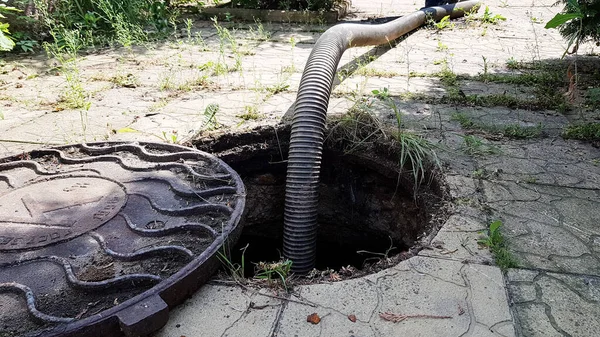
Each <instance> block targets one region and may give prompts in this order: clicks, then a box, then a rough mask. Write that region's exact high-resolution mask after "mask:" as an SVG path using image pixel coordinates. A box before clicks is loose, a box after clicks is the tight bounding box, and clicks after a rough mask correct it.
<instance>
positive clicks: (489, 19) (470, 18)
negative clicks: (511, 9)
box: [465, 6, 506, 25]
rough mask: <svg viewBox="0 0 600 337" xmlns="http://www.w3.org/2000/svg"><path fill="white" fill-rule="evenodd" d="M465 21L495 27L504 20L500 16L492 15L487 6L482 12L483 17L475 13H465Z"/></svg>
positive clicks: (504, 19)
mask: <svg viewBox="0 0 600 337" xmlns="http://www.w3.org/2000/svg"><path fill="white" fill-rule="evenodd" d="M465 18H466V21H467V22H475V21H479V22H481V23H483V24H491V25H496V24H498V23H499V22H500V21H506V18H505V17H504V16H502V15H500V14H494V13H492V12H491V11H490V7H489V6H485V10H484V11H483V15H481V16H477V15H476V12H473V13H467V15H465Z"/></svg>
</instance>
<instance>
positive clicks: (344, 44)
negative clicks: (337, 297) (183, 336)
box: [283, 1, 479, 274]
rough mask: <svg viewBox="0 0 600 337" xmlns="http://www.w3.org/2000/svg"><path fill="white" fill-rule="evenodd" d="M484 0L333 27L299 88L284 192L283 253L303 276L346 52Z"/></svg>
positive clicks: (312, 247) (311, 251)
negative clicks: (328, 124)
mask: <svg viewBox="0 0 600 337" xmlns="http://www.w3.org/2000/svg"><path fill="white" fill-rule="evenodd" d="M478 5H479V1H464V2H459V3H457V4H452V5H445V6H439V7H429V8H423V9H421V10H419V11H417V12H414V13H412V14H409V15H407V16H404V17H401V18H399V19H396V20H394V21H391V22H388V23H384V24H380V25H364V24H350V23H344V24H340V25H337V26H334V27H331V28H330V29H328V30H327V31H326V32H325V33H323V35H322V36H321V37H320V38H319V40H318V41H317V43H316V45H315V47H314V48H313V50H312V53H311V54H310V56H309V58H308V61H307V62H306V67H305V69H304V73H303V74H302V79H301V81H300V88H299V89H298V97H297V99H296V105H295V108H294V115H293V119H292V131H291V139H290V151H289V158H288V168H287V181H286V193H285V218H284V230H283V232H284V235H283V255H284V256H285V257H286V258H289V259H291V260H292V261H293V264H292V271H293V272H295V273H298V274H304V273H307V272H309V271H310V270H312V269H313V268H314V266H315V258H316V252H317V249H316V246H317V244H316V241H317V206H318V203H319V196H318V187H319V172H320V170H321V153H322V150H323V141H324V135H325V119H326V114H327V106H328V104H329V96H330V94H331V86H332V83H333V78H334V75H335V72H336V69H337V66H338V63H339V61H340V58H341V57H342V54H343V53H344V51H345V50H346V49H348V48H351V47H360V46H373V45H381V44H385V43H390V42H391V41H393V40H395V39H397V38H398V37H400V36H402V35H404V34H406V33H408V32H410V31H412V30H414V29H416V28H418V27H420V26H422V25H423V24H424V23H425V22H427V20H428V19H433V20H435V21H439V20H441V19H442V18H443V17H445V16H447V15H450V17H451V18H457V17H461V16H463V15H464V13H465V12H469V11H471V10H472V9H473V7H475V6H478Z"/></svg>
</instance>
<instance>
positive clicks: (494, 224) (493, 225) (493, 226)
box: [490, 220, 502, 234]
mask: <svg viewBox="0 0 600 337" xmlns="http://www.w3.org/2000/svg"><path fill="white" fill-rule="evenodd" d="M500 226H502V221H500V220H496V221H494V222H492V223H491V224H490V234H494V233H496V231H497V230H498V228H500Z"/></svg>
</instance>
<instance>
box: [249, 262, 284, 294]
mask: <svg viewBox="0 0 600 337" xmlns="http://www.w3.org/2000/svg"><path fill="white" fill-rule="evenodd" d="M291 269H292V260H289V259H286V260H284V259H282V260H280V261H277V262H270V263H268V262H258V263H256V264H255V273H254V278H256V279H259V280H266V281H267V282H268V283H269V284H272V283H273V281H274V280H280V281H281V285H282V286H283V288H284V289H285V290H288V287H287V280H288V278H289V276H290V271H291Z"/></svg>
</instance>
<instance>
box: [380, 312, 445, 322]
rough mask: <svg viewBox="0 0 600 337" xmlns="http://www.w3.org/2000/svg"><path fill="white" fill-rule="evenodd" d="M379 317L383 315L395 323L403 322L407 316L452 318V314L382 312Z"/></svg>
mask: <svg viewBox="0 0 600 337" xmlns="http://www.w3.org/2000/svg"><path fill="white" fill-rule="evenodd" d="M379 317H381V318H382V319H384V320H386V321H390V322H394V323H398V322H402V321H403V320H405V319H407V318H436V319H448V318H452V316H438V315H401V314H394V313H391V312H380V313H379Z"/></svg>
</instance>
